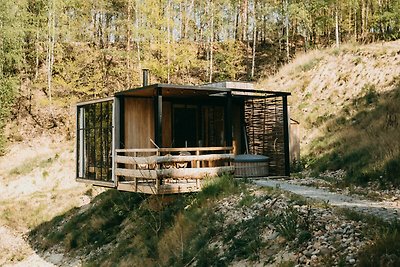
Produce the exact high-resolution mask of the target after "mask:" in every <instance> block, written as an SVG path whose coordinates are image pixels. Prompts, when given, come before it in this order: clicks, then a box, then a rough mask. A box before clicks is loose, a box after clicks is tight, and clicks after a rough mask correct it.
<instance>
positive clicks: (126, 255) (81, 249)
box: [29, 175, 260, 266]
mask: <svg viewBox="0 0 400 267" xmlns="http://www.w3.org/2000/svg"><path fill="white" fill-rule="evenodd" d="M240 192H244V193H245V194H247V193H246V189H245V188H244V186H243V185H242V184H241V183H239V182H238V181H237V180H235V179H233V178H232V177H231V176H227V175H224V176H222V177H218V178H215V179H212V180H210V181H209V182H208V183H207V185H206V186H205V187H204V189H203V190H202V191H201V192H199V193H197V194H182V195H171V196H146V195H142V194H137V193H128V192H119V191H116V190H108V191H106V192H104V193H102V194H101V195H99V196H97V197H96V198H95V199H94V200H93V203H92V204H91V207H90V208H89V209H88V210H84V211H82V210H80V209H72V210H70V211H69V212H67V213H66V214H63V215H61V216H58V217H55V218H53V219H52V220H51V221H49V222H46V223H43V224H41V225H40V226H38V227H37V228H36V229H34V230H33V231H31V233H30V235H29V236H30V240H31V242H32V243H33V244H34V246H35V247H37V248H39V249H40V250H42V251H44V250H47V249H49V248H50V247H53V246H61V247H63V248H64V249H65V250H66V251H68V252H69V254H70V255H77V254H79V253H85V254H87V253H89V252H90V251H94V250H96V249H97V248H100V247H102V246H104V245H110V246H111V248H110V251H108V252H107V253H106V254H104V255H100V256H96V255H95V256H94V257H93V258H91V259H89V261H88V262H86V263H85V264H86V265H88V266H99V265H102V266H115V265H118V266H132V265H137V266H140V265H142V266H185V265H187V264H189V263H190V262H193V261H194V260H195V261H196V263H197V265H199V266H210V265H215V264H217V265H220V266H226V265H227V264H228V263H229V261H232V260H233V257H231V258H229V259H227V258H225V259H224V258H221V257H220V255H218V254H217V250H216V249H215V248H213V247H212V246H211V245H210V244H211V243H212V242H213V241H214V240H216V238H220V235H221V233H224V229H223V225H224V218H223V216H222V215H220V214H217V213H215V212H214V210H213V209H212V207H213V203H215V201H217V200H218V199H220V198H223V197H225V196H228V195H229V196H230V195H232V194H233V195H234V194H239V193H240ZM248 201H250V202H251V199H250V198H249V199H248V200H245V201H244V203H242V204H243V205H250V202H249V203H247V202H248ZM258 222H260V220H258V221H257V222H254V224H257V223H258ZM244 226H245V225H243V226H242V227H244ZM251 231H255V230H254V229H251ZM255 236H256V234H255V233H253V232H252V233H251V235H250V236H246V237H243V239H244V240H248V241H250V240H251V239H254V238H255ZM238 242H239V243H241V241H240V240H239V239H238V240H235V242H232V248H231V250H235V249H239V250H240V249H242V248H243V250H244V251H243V253H242V254H243V255H249V253H253V252H254V250H255V249H256V248H257V245H258V243H257V244H252V245H249V246H250V248H248V247H246V246H245V247H243V246H239V245H238ZM242 242H245V241H242ZM246 253H247V254H246ZM232 255H233V254H232Z"/></svg>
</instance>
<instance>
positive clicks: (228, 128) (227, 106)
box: [225, 92, 232, 146]
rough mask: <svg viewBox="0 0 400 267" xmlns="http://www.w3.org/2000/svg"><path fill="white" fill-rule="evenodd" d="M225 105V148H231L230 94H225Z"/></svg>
mask: <svg viewBox="0 0 400 267" xmlns="http://www.w3.org/2000/svg"><path fill="white" fill-rule="evenodd" d="M226 94H227V95H226V104H225V141H226V144H225V145H226V146H232V92H227V93H226Z"/></svg>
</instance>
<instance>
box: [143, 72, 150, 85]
mask: <svg viewBox="0 0 400 267" xmlns="http://www.w3.org/2000/svg"><path fill="white" fill-rule="evenodd" d="M142 71H143V86H147V85H149V69H142Z"/></svg>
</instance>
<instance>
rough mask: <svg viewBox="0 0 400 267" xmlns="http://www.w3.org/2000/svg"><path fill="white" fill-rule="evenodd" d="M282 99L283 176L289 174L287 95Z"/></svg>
mask: <svg viewBox="0 0 400 267" xmlns="http://www.w3.org/2000/svg"><path fill="white" fill-rule="evenodd" d="M282 100H283V139H284V152H285V176H290V152H289V115H288V104H287V96H286V95H285V96H282Z"/></svg>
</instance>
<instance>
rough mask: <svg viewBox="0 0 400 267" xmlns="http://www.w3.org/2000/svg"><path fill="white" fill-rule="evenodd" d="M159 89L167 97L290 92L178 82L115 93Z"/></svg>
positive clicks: (258, 95) (142, 94) (133, 93)
mask: <svg viewBox="0 0 400 267" xmlns="http://www.w3.org/2000/svg"><path fill="white" fill-rule="evenodd" d="M157 89H161V90H162V95H163V96H165V97H208V96H225V95H227V93H232V96H237V97H243V98H268V97H277V96H288V95H290V94H291V93H289V92H279V91H267V90H262V89H237V88H224V87H214V86H207V85H203V86H195V85H176V84H152V85H148V86H143V87H139V88H134V89H129V90H126V91H121V92H117V93H115V96H133V97H154V96H156V95H157Z"/></svg>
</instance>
